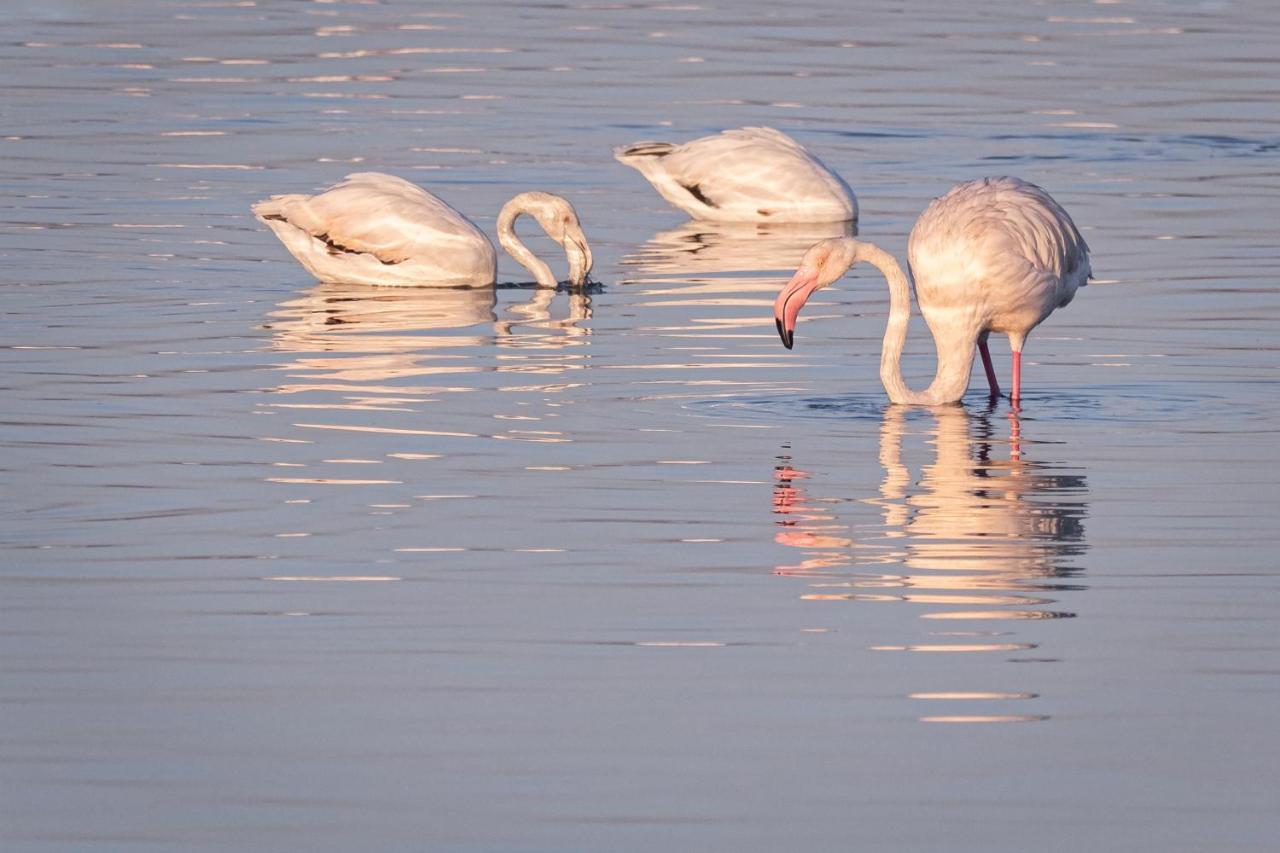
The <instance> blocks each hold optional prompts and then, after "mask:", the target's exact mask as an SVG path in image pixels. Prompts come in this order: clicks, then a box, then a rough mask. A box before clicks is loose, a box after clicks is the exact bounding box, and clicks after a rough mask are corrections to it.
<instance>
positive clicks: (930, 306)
mask: <svg viewBox="0 0 1280 853" xmlns="http://www.w3.org/2000/svg"><path fill="white" fill-rule="evenodd" d="M907 256H908V261H909V263H910V267H911V271H912V275H913V277H914V282H915V288H916V298H917V301H918V302H919V304H920V310H921V313H923V314H924V315H925V318H926V320H928V321H929V323H930V326H931V327H932V326H933V325H934V319H933V318H932V317H931V316H930V315H931V314H932V315H933V317H939V316H941V315H943V314H945V313H946V312H953V313H954V312H956V311H963V312H964V314H965V315H966V316H965V320H966V322H968V323H970V324H976V325H977V326H979V327H980V328H986V329H989V330H991V331H1000V332H1010V333H1013V334H1017V335H1021V336H1025V334H1026V333H1027V332H1029V331H1030V330H1031V329H1032V328H1034V327H1035V326H1036V325H1038V324H1039V323H1040V322H1041V321H1042V320H1043V319H1044V318H1045V317H1047V316H1048V315H1049V314H1050V313H1051V312H1052V311H1053V310H1054V309H1055V308H1060V307H1062V306H1064V305H1066V304H1067V303H1069V302H1070V301H1071V299H1072V297H1074V296H1075V292H1076V290H1077V288H1079V287H1081V286H1083V285H1084V284H1085V283H1086V282H1087V281H1088V278H1089V274H1090V267H1089V247H1088V245H1086V243H1085V241H1084V238H1083V237H1081V236H1080V232H1079V230H1078V229H1077V228H1076V226H1075V223H1074V222H1072V221H1071V217H1070V216H1069V215H1068V214H1067V212H1066V211H1065V210H1063V208H1062V207H1061V205H1059V204H1058V203H1057V202H1056V201H1054V200H1053V198H1052V197H1050V195H1049V194H1048V193H1047V192H1045V191H1044V190H1043V189H1041V188H1040V187H1038V186H1036V185H1035V184H1031V183H1028V182H1026V181H1023V180H1020V179H1018V178H1011V177H1000V178H984V179H981V180H977V181H970V182H967V183H963V184H959V185H957V186H955V187H953V188H952V189H951V190H950V191H949V192H948V193H946V194H945V195H943V196H941V197H939V198H937V199H934V200H933V202H931V203H930V205H929V206H928V208H926V209H925V211H924V213H923V214H921V216H920V218H919V219H918V220H916V224H915V227H914V228H912V229H911V236H910V239H909V241H908V246H907ZM956 321H957V322H959V318H957V319H956Z"/></svg>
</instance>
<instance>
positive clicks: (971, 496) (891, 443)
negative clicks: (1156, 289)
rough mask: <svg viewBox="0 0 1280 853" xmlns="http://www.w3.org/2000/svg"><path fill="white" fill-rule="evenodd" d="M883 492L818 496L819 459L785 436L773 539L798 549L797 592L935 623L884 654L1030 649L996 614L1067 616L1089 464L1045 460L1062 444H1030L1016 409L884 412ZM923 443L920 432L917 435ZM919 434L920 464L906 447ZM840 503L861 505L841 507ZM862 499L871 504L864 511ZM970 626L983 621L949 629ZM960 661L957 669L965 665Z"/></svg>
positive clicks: (962, 718)
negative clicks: (1062, 600) (804, 456)
mask: <svg viewBox="0 0 1280 853" xmlns="http://www.w3.org/2000/svg"><path fill="white" fill-rule="evenodd" d="M879 438H880V452H879V463H880V468H881V481H880V486H879V489H878V491H877V492H876V493H875V494H867V495H845V496H825V497H824V496H820V495H817V494H815V493H814V489H813V487H812V485H811V484H812V482H814V481H815V478H818V479H820V478H822V477H823V475H824V474H825V473H826V472H823V471H822V470H821V469H820V468H819V467H818V466H817V464H816V460H801V459H796V458H794V455H793V454H792V452H791V451H790V448H789V447H786V448H784V450H785V452H783V453H781V454H780V455H779V456H778V458H777V464H776V465H775V466H774V490H773V511H774V513H775V514H776V515H777V516H778V518H777V521H776V524H777V528H778V529H777V531H776V533H775V537H774V538H775V541H777V542H778V543H779V544H782V545H786V546H789V547H791V548H794V549H797V550H798V551H799V552H800V554H801V559H799V560H798V561H796V562H788V563H786V564H783V565H779V566H777V568H776V573H777V574H779V575H781V576H785V577H789V578H797V579H803V580H804V581H806V582H807V587H808V589H807V591H806V592H804V593H803V594H802V596H801V597H802V598H803V599H804V600H808V601H825V602H875V603H886V602H888V603H906V604H911V605H913V606H917V607H920V608H921V609H922V611H923V612H922V613H921V614H920V618H921V619H923V620H926V621H927V623H928V624H929V626H930V627H931V628H932V627H935V626H941V627H943V628H947V630H930V631H929V632H928V634H929V638H928V639H927V640H926V641H924V642H920V643H909V644H888V643H886V644H878V645H875V646H872V649H874V650H877V651H910V652H938V653H945V652H996V653H1005V654H1010V655H1014V657H1011V658H1010V660H1016V661H1030V660H1048V659H1047V658H1031V657H1026V656H1025V653H1027V652H1029V651H1030V650H1032V649H1035V648H1037V646H1038V645H1039V644H1038V643H1037V642H1034V641H1028V640H1027V639H1025V638H1019V637H1016V636H1012V634H1013V633H1014V632H1012V631H1007V630H995V629H993V627H992V626H995V625H999V624H1000V623H1022V622H1026V621H1038V620H1046V619H1067V618H1071V617H1073V616H1074V615H1075V614H1073V613H1071V612H1068V611H1065V610H1060V609H1056V608H1054V606H1053V605H1054V604H1055V603H1056V597H1057V596H1058V595H1060V594H1062V593H1064V592H1069V591H1075V590H1082V589H1084V587H1083V585H1081V584H1079V583H1078V582H1077V581H1073V580H1072V578H1074V577H1075V576H1077V575H1078V574H1079V573H1080V572H1081V571H1082V570H1081V568H1080V567H1079V566H1078V561H1079V559H1080V558H1082V557H1083V556H1084V554H1085V552H1086V550H1087V547H1088V545H1087V540H1086V538H1085V527H1084V519H1085V516H1086V510H1087V498H1088V484H1087V481H1086V477H1085V474H1084V472H1083V471H1081V470H1079V469H1078V468H1073V467H1069V466H1066V465H1062V464H1059V463H1055V462H1052V461H1048V460H1046V459H1042V458H1038V457H1040V455H1041V453H1042V452H1043V451H1044V450H1045V449H1047V448H1049V447H1053V446H1054V445H1045V444H1036V443H1034V442H1032V441H1031V440H1030V439H1029V437H1028V436H1027V435H1026V434H1025V433H1024V430H1023V424H1022V422H1021V421H1020V420H1019V418H1018V417H1017V416H1016V415H1014V414H998V413H997V412H996V411H994V410H993V409H988V410H985V411H981V412H976V413H975V412H970V411H969V410H967V409H965V408H964V407H961V406H943V407H938V408H935V409H906V408H903V407H901V406H888V407H885V408H883V409H882V415H881V424H880V436H879ZM913 440H916V441H913ZM919 440H922V443H923V445H924V448H926V449H925V451H924V461H923V463H922V464H920V465H919V468H918V475H917V474H913V471H912V464H911V461H912V459H911V457H912V456H914V455H917V453H918V451H917V448H916V447H915V445H916V444H917V443H918V442H919ZM846 507H852V508H854V509H853V511H852V512H849V513H848V516H857V515H859V514H862V515H863V518H861V519H856V518H846V517H845V515H846V512H845V509H844V508H846ZM863 507H872V508H874V513H872V514H870V515H868V514H867V513H865V511H862V508H863ZM953 626H957V627H958V626H964V627H966V628H969V627H970V626H974V627H976V628H978V630H968V629H966V630H950V628H951V627H953ZM958 672H959V671H957V673H958ZM912 695H913V697H915V698H922V699H929V700H938V699H948V700H954V699H964V700H970V699H1003V698H1019V699H1025V698H1031V694H1029V693H1026V692H1025V691H1015V692H1014V693H1011V694H1003V693H1002V694H992V693H990V692H989V691H982V690H958V691H957V690H948V691H934V692H928V693H921V694H912ZM1044 718H1045V716H1044V715H1036V714H1032V715H1026V714H1012V715H1010V714H1003V713H997V714H976V715H975V714H969V713H959V714H942V715H934V714H929V715H925V716H923V717H922V719H924V720H928V721H931V722H933V721H946V722H1005V721H1026V720H1031V719H1044Z"/></svg>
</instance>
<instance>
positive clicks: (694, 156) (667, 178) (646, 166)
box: [613, 127, 858, 222]
mask: <svg viewBox="0 0 1280 853" xmlns="http://www.w3.org/2000/svg"><path fill="white" fill-rule="evenodd" d="M613 156H614V157H616V158H617V159H618V161H619V162H621V163H623V164H624V165H627V166H630V167H631V168H633V169H635V170H636V171H638V172H639V173H640V174H642V175H644V177H645V179H646V180H647V181H648V182H649V183H651V184H653V188H654V189H656V190H657V191H658V193H659V194H660V195H661V196H662V197H663V198H665V199H666V200H667V201H669V202H671V203H672V204H674V205H675V206H676V207H678V208H680V209H681V210H683V211H684V212H685V213H687V214H689V215H690V216H692V217H693V218H694V219H703V220H709V221H712V222H844V221H847V220H856V219H857V218H858V200H857V198H855V197H854V195H853V190H851V189H849V185H848V184H846V183H845V182H844V180H843V179H841V177H840V176H839V175H837V174H836V173H835V172H833V171H831V170H830V169H828V168H827V167H826V166H825V165H823V163H822V161H821V160H819V159H818V158H817V157H815V156H813V155H812V154H810V153H809V152H808V151H807V150H805V148H804V146H803V145H801V144H800V143H799V142H796V141H795V140H794V139H792V138H791V137H790V136H787V135H786V134H785V133H782V132H780V131H777V130H774V129H773V128H771V127H741V128H738V129H736V130H726V131H722V132H721V133H717V134H714V135H712V136H704V137H702V138H701V139H695V140H693V141H692V142H686V143H684V144H683V145H676V144H674V143H671V142H637V143H634V144H632V145H628V146H626V147H625V148H617V149H614V152H613Z"/></svg>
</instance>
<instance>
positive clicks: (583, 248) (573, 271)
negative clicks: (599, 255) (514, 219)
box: [517, 192, 591, 287]
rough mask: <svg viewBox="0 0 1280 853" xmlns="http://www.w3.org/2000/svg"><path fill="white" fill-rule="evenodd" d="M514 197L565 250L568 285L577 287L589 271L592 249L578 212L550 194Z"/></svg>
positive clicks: (526, 194) (525, 194) (556, 196)
mask: <svg viewBox="0 0 1280 853" xmlns="http://www.w3.org/2000/svg"><path fill="white" fill-rule="evenodd" d="M517 198H523V199H526V207H525V210H526V211H527V212H528V213H529V215H531V216H532V217H533V218H534V219H536V220H537V222H538V225H540V226H541V227H542V230H543V231H546V232H547V236H549V237H550V238H551V239H552V240H555V241H556V242H557V243H559V244H560V245H561V246H563V247H564V251H565V254H566V255H568V257H569V283H570V284H571V285H573V286H575V287H580V286H582V285H583V284H585V283H586V281H587V273H589V272H591V246H589V245H588V244H587V235H586V234H585V233H583V231H582V223H581V222H579V221H578V211H576V210H574V209H573V205H572V204H570V202H569V200H568V199H565V198H561V197H560V196H558V195H552V194H551V193H540V192H539V193H532V192H531V193H522V194H521V196H517Z"/></svg>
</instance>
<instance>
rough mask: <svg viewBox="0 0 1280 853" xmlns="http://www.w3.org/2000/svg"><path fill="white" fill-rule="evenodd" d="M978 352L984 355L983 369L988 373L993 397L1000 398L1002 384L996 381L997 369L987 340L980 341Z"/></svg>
mask: <svg viewBox="0 0 1280 853" xmlns="http://www.w3.org/2000/svg"><path fill="white" fill-rule="evenodd" d="M978 352H979V353H980V354H981V355H982V369H983V370H985V371H987V385H989V386H991V396H992V397H999V396H1000V383H999V382H997V381H996V369H995V367H994V366H993V365H992V364H991V352H990V350H988V349H987V339H986V338H982V339H981V340H979V341H978Z"/></svg>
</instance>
